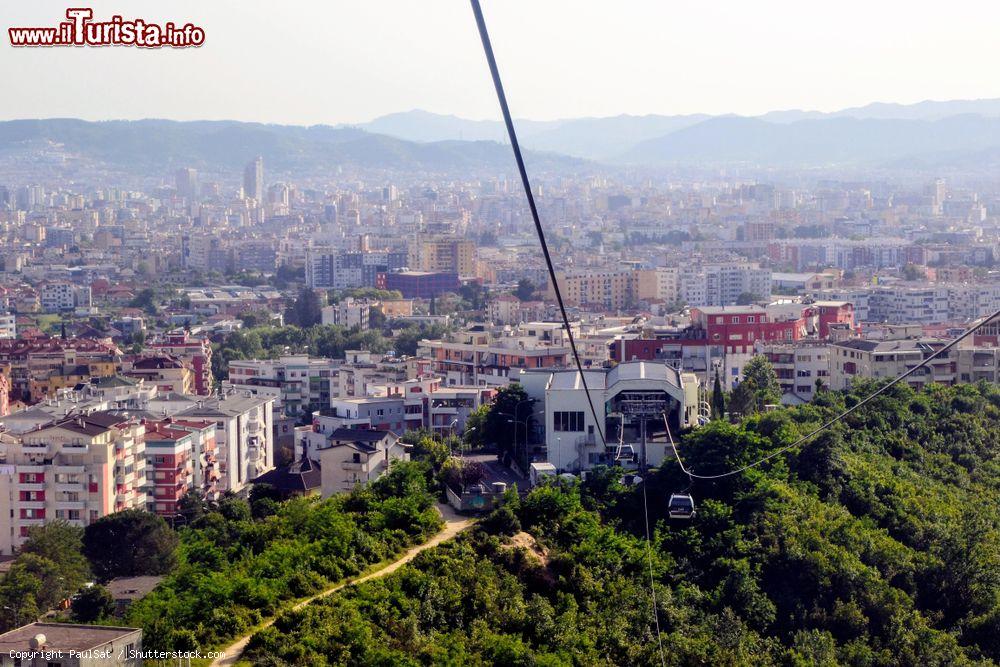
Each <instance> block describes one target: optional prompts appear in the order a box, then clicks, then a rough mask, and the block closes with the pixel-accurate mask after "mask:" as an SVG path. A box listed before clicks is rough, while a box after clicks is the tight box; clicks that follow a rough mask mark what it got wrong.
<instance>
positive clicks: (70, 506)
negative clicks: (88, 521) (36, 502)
mask: <svg viewBox="0 0 1000 667" xmlns="http://www.w3.org/2000/svg"><path fill="white" fill-rule="evenodd" d="M86 507H87V503H85V502H84V501H82V500H57V501H56V509H60V510H84V509H86Z"/></svg>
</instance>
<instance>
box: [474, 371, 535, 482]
mask: <svg viewBox="0 0 1000 667" xmlns="http://www.w3.org/2000/svg"><path fill="white" fill-rule="evenodd" d="M533 405H534V402H533V400H532V399H529V398H528V393H527V392H526V391H525V390H524V387H522V386H521V385H520V384H509V385H507V386H505V387H501V388H500V389H499V390H497V395H496V398H495V399H494V400H493V403H492V404H490V408H489V412H488V413H487V415H486V429H485V433H484V434H483V438H484V440H485V441H486V442H489V443H491V444H493V445H495V446H496V447H497V451H498V453H499V454H500V456H502V457H505V458H513V459H515V460H516V461H518V462H519V465H522V466H523V465H524V458H525V456H524V447H522V446H518V447H515V445H516V444H517V443H521V444H523V443H524V441H525V438H526V437H527V436H526V430H527V433H531V431H532V428H533V424H534V414H533V412H534V408H533ZM525 422H527V429H525Z"/></svg>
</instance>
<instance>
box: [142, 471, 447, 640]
mask: <svg viewBox="0 0 1000 667" xmlns="http://www.w3.org/2000/svg"><path fill="white" fill-rule="evenodd" d="M427 477H428V470H427V467H426V466H425V465H424V464H421V463H401V464H397V465H395V466H393V468H392V469H391V470H390V471H389V472H388V473H386V474H385V475H383V476H382V477H381V478H380V479H379V480H378V481H376V482H374V483H372V484H370V485H368V486H366V487H363V488H362V487H359V488H357V489H356V490H355V491H354V492H352V493H350V494H344V495H338V496H335V497H333V498H330V499H327V500H322V501H321V500H318V499H316V498H298V499H293V500H290V501H287V502H285V503H281V504H277V503H270V502H269V503H255V504H254V511H253V512H252V510H251V506H250V504H249V503H247V502H246V501H244V500H241V499H238V498H226V499H224V500H223V501H222V502H220V503H219V505H218V506H217V507H214V508H211V509H209V510H208V511H205V512H204V513H200V516H198V518H196V519H195V520H194V521H193V522H192V524H191V526H190V527H187V528H183V529H182V530H181V531H180V537H181V539H180V546H179V548H178V550H177V559H178V565H177V567H176V569H175V570H174V571H173V572H172V573H171V574H170V575H169V576H168V577H167V578H166V579H165V580H164V582H163V583H162V584H161V585H160V586H159V587H158V588H157V589H156V590H155V591H153V593H151V594H150V595H148V596H147V597H145V598H143V599H142V600H141V601H140V602H137V603H136V604H134V605H133V606H132V607H131V608H130V610H129V613H128V617H127V618H126V622H127V623H128V624H130V625H131V624H134V625H136V626H137V627H142V628H143V630H144V637H143V644H144V646H146V647H149V648H154V649H163V650H170V649H177V650H183V649H190V648H194V647H210V646H219V645H221V644H224V643H225V642H226V641H228V640H231V639H233V638H234V637H237V636H239V635H240V634H241V633H243V632H246V631H247V630H249V629H250V628H251V627H253V626H254V625H256V624H257V623H259V622H260V621H261V620H262V619H264V618H267V617H269V616H271V615H273V614H274V613H275V612H276V611H278V610H279V608H280V606H281V605H282V603H284V602H286V601H289V600H291V599H294V598H300V597H304V596H308V595H310V594H312V593H316V592H318V591H320V590H323V589H324V588H327V587H329V586H330V585H332V584H333V583H335V582H337V581H339V580H342V579H344V578H346V577H350V576H353V575H356V574H358V573H359V572H362V571H363V570H364V569H366V568H367V567H368V566H370V565H372V564H375V563H378V562H380V561H383V560H385V559H388V558H391V557H392V556H394V555H395V554H397V553H398V552H400V551H401V550H403V549H404V548H406V547H407V546H409V545H411V544H414V543H416V542H419V541H422V540H423V539H424V538H426V537H427V536H428V535H430V534H432V533H434V532H436V531H437V530H438V528H439V527H440V524H441V519H440V517H439V515H438V513H437V511H436V510H435V509H434V507H433V497H432V496H431V495H430V494H429V493H428V490H427V481H426V480H427ZM262 508H263V509H264V510H265V511H261V509H262ZM270 511H273V512H274V513H273V514H271V513H269V512H270ZM255 515H256V518H255Z"/></svg>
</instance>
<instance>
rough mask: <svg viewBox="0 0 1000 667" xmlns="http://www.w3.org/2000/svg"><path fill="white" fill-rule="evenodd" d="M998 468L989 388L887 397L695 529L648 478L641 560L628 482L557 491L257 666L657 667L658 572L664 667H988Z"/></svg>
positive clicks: (749, 454)
mask: <svg viewBox="0 0 1000 667" xmlns="http://www.w3.org/2000/svg"><path fill="white" fill-rule="evenodd" d="M870 389H871V387H870V386H859V387H857V388H856V389H855V393H852V394H848V395H843V394H837V393H832V392H823V393H822V394H821V395H820V397H819V398H818V399H817V402H816V403H814V404H811V405H807V406H803V407H799V408H795V409H787V410H781V411H777V412H771V413H767V414H764V415H760V416H757V417H754V418H752V419H750V420H748V421H747V422H745V423H744V424H742V425H739V426H736V425H729V424H726V423H723V422H714V423H712V424H711V425H709V426H706V427H704V428H702V429H700V430H697V431H695V432H692V433H688V434H686V435H685V436H684V437H683V441H682V445H681V451H682V452H683V453H684V455H685V457H686V459H687V461H688V462H689V464H690V466H691V467H693V468H694V469H695V470H696V471H698V472H701V473H705V474H711V473H715V472H723V471H725V470H728V469H731V468H732V467H735V466H738V465H739V464H740V463H744V462H749V461H751V460H754V459H755V458H756V457H758V456H759V455H760V454H762V453H765V452H768V451H771V450H773V449H775V448H777V447H779V446H781V445H783V444H788V443H790V442H792V441H793V440H794V439H795V438H796V436H797V435H799V434H801V433H804V432H806V431H807V430H808V429H809V428H810V427H813V426H815V425H817V424H818V423H819V422H820V421H821V420H822V419H823V418H825V417H829V416H831V415H832V414H834V412H835V411H837V410H839V409H842V408H843V407H844V406H845V405H849V404H851V403H853V402H855V401H857V400H859V398H860V397H861V396H863V395H866V394H867V392H868V391H870ZM998 453H1000V389H998V388H997V387H995V386H991V385H979V386H960V387H955V388H945V387H940V386H932V387H931V388H929V389H927V390H926V391H924V392H922V393H914V392H913V391H912V390H910V389H908V388H906V387H895V388H894V389H893V390H891V391H890V392H887V394H885V395H884V396H883V397H881V398H880V399H878V400H877V401H876V402H874V403H873V404H871V405H870V406H866V407H865V408H863V409H862V410H860V411H859V412H858V413H856V414H855V415H853V416H852V417H850V418H849V419H848V420H847V423H846V424H844V425H843V426H841V427H838V428H836V429H834V430H831V431H828V432H826V433H824V434H823V435H821V436H820V437H819V438H817V439H816V440H815V441H814V442H813V444H812V445H810V446H808V447H806V448H804V449H802V450H799V451H790V452H788V453H787V454H785V455H782V456H780V457H777V458H776V459H774V460H773V461H771V462H769V463H768V464H766V465H765V466H763V467H762V468H758V469H752V470H750V471H747V472H746V473H742V474H740V475H737V476H733V477H729V478H725V479H723V480H719V481H717V482H713V483H706V482H698V483H696V484H694V485H693V487H692V493H693V494H694V495H695V497H696V500H697V501H698V514H697V516H696V518H695V519H694V520H692V521H690V522H683V523H682V522H677V521H674V522H670V521H669V520H668V519H667V518H666V512H665V506H666V500H667V498H668V497H669V494H670V493H671V492H672V491H677V490H681V489H684V488H686V487H687V486H688V481H687V479H686V478H685V477H684V476H683V475H682V474H681V473H680V471H679V470H678V469H677V466H676V465H673V464H671V465H668V466H665V467H664V469H663V470H660V471H657V472H655V473H653V474H651V475H650V476H649V477H648V480H647V484H648V486H647V488H646V492H647V496H648V500H649V510H650V515H651V523H652V527H653V543H652V549H651V550H650V551H649V552H648V553H647V549H646V542H645V540H644V538H643V535H644V531H645V528H644V520H643V518H644V514H643V510H642V507H643V504H642V503H643V493H642V490H641V487H638V488H631V487H630V488H625V487H623V486H621V485H620V484H619V473H618V472H616V471H605V472H604V473H603V474H598V475H594V476H592V477H591V478H590V479H588V480H587V481H586V482H585V483H583V484H582V485H579V484H574V483H569V482H558V483H555V484H552V485H548V486H543V487H541V488H539V489H536V490H535V491H533V492H532V493H531V494H530V495H529V496H527V498H525V499H523V500H522V501H520V502H518V501H515V500H513V499H512V502H511V503H510V504H509V505H508V508H507V509H506V510H498V511H497V512H495V513H494V515H491V516H490V517H489V518H488V520H487V521H485V522H484V523H483V526H482V529H481V530H479V531H477V532H476V533H474V534H469V535H467V536H464V537H463V538H461V539H460V540H458V541H457V542H454V543H451V544H447V545H445V546H442V547H439V548H438V549H435V550H431V551H429V552H426V553H424V554H422V555H421V556H420V557H419V558H418V559H417V560H416V561H414V563H413V564H411V565H409V566H407V567H406V568H404V569H402V570H400V571H399V572H397V573H396V574H394V575H392V576H390V577H387V578H385V579H383V580H379V581H372V582H369V583H365V584H363V585H360V586H358V587H354V588H351V589H349V590H347V591H345V592H344V593H343V594H339V595H337V596H334V597H331V598H329V599H325V600H322V601H320V602H317V603H314V604H312V605H310V606H309V607H307V608H305V609H303V610H300V611H296V612H290V613H286V614H284V615H283V616H282V617H281V618H279V620H278V622H277V624H276V625H275V626H274V627H273V628H269V629H267V630H264V631H262V632H260V633H259V634H257V635H256V636H255V637H254V639H253V640H252V642H251V645H250V647H249V652H248V654H247V657H249V658H251V659H252V660H253V661H254V662H255V663H258V664H274V665H278V664H281V665H284V664H294V665H323V664H365V665H371V664H376V665H378V664H381V665H407V664H412V665H417V664H463V665H476V664H496V665H572V664H581V665H598V664H600V665H607V664H616V665H634V664H647V665H656V664H660V652H659V649H658V642H657V631H656V624H655V622H654V615H653V613H652V609H653V603H652V596H651V590H650V578H651V573H650V567H651V569H652V579H653V580H654V582H655V597H656V610H657V613H656V618H657V619H658V621H659V628H660V634H661V641H662V653H663V657H664V660H665V663H666V664H669V665H688V664H731V665H750V664H754V665H757V664H777V665H807V664H819V665H832V664H851V665H952V664H970V663H982V664H991V663H992V662H993V661H998V660H1000V532H998V523H1000V517H998V512H997V508H998V495H1000V466H998ZM522 531H526V532H527V533H530V536H529V535H526V534H524V533H523V532H522ZM512 536H515V537H512ZM532 538H534V539H532ZM536 540H537V542H536ZM647 558H648V559H649V560H647Z"/></svg>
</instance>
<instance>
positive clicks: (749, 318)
mask: <svg viewBox="0 0 1000 667" xmlns="http://www.w3.org/2000/svg"><path fill="white" fill-rule="evenodd" d="M753 323H754V316H753V315H748V316H747V324H753Z"/></svg>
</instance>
